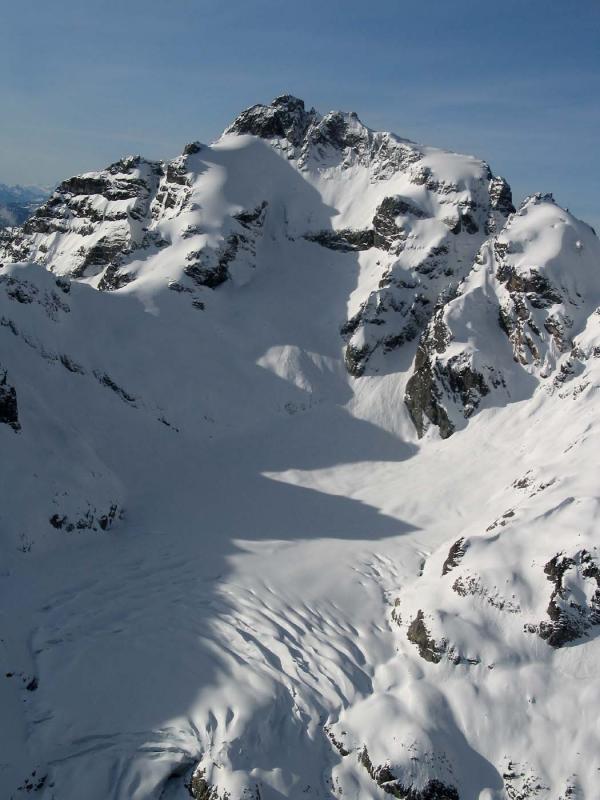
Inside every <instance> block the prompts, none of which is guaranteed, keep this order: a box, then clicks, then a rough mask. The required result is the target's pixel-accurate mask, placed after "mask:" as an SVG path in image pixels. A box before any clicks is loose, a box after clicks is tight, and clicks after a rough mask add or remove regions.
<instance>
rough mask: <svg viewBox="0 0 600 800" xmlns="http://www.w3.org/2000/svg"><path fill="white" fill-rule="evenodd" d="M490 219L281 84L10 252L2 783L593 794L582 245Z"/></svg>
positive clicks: (538, 227) (34, 787)
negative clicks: (286, 92) (205, 141)
mask: <svg viewBox="0 0 600 800" xmlns="http://www.w3.org/2000/svg"><path fill="white" fill-rule="evenodd" d="M513 212H514V209H513V207H512V202H511V196H510V189H509V187H508V185H507V184H506V182H505V181H503V180H502V179H500V178H494V177H493V176H492V173H491V172H490V170H489V167H488V166H487V165H486V164H485V163H483V162H480V161H478V160H476V159H474V158H471V157H467V156H459V155H456V154H452V153H446V152H443V151H440V150H435V149H433V148H429V147H422V146H418V145H416V144H414V143H412V142H408V141H406V140H403V139H399V138H398V137H396V136H394V135H392V134H388V133H376V132H373V131H371V130H369V129H368V128H366V127H365V126H363V125H362V123H361V122H360V121H359V120H358V119H357V117H356V115H354V114H343V113H340V112H332V113H330V114H327V115H325V116H324V117H322V116H320V115H319V114H317V112H315V111H314V110H310V111H307V110H306V108H305V106H304V104H303V103H302V102H301V101H299V100H297V99H295V98H292V97H289V96H283V97H281V98H277V99H276V100H275V101H274V102H273V103H272V104H271V105H269V106H254V107H253V108H251V109H249V110H248V111H245V112H243V113H242V114H241V115H240V116H239V117H238V118H237V119H236V120H235V121H234V123H233V124H232V125H231V126H230V127H229V128H228V129H227V131H226V132H225V133H224V135H223V136H222V137H221V138H220V139H219V140H218V141H217V142H216V143H215V144H213V145H211V146H206V145H200V144H197V143H194V144H192V145H188V146H187V147H186V149H185V151H184V153H183V155H182V156H181V157H180V158H178V159H176V160H175V161H173V162H169V163H162V162H149V161H145V160H144V159H141V158H138V157H129V158H126V159H123V160H122V161H120V162H118V163H116V164H114V165H112V166H110V167H109V168H107V169H106V170H104V171H102V172H99V173H89V174H86V175H83V176H79V177H76V178H71V179H69V180H67V181H65V182H64V183H62V184H61V185H60V186H59V187H58V189H57V191H56V192H55V193H54V194H53V195H52V197H51V198H50V199H49V201H48V202H47V203H46V204H45V205H44V206H43V207H41V208H40V209H39V210H38V212H36V214H35V215H34V217H32V218H31V220H29V221H28V222H27V223H26V224H25V225H24V226H23V227H22V228H21V229H12V230H9V231H7V232H5V233H4V234H3V235H2V238H1V239H0V247H1V248H2V258H1V259H0V261H1V263H2V264H3V266H2V268H1V269H0V441H1V444H2V452H3V455H4V458H3V459H2V462H1V471H2V474H1V478H0V480H1V486H2V504H1V506H0V542H1V552H2V567H1V568H0V592H1V595H2V603H1V605H0V609H1V614H2V617H1V620H0V622H1V625H2V631H3V632H2V634H1V639H2V648H1V649H0V653H1V656H2V662H3V663H2V674H4V675H6V677H4V678H2V683H0V697H1V702H2V708H3V714H2V716H1V717H0V719H1V722H0V743H1V745H2V747H1V752H2V756H0V786H1V787H2V796H6V797H9V798H13V797H14V798H19V797H24V796H27V795H29V794H31V795H32V796H38V797H40V798H42V800H50V799H51V798H53V800H80V799H81V798H82V797H85V798H89V800H105V799H106V798H109V797H110V798H115V800H117V798H118V799H119V800H125V798H127V799H128V800H129V799H131V800H142V799H144V800H150V799H152V800H155V799H157V798H163V800H168V798H171V800H173V799H174V798H184V797H189V796H190V794H191V795H192V796H193V797H196V798H203V799H204V800H206V799H207V798H212V799H213V800H217V798H220V799H224V798H225V797H228V798H230V800H235V799H236V798H243V797H246V798H259V797H260V798H262V799H263V800H274V799H275V798H280V797H289V798H300V797H314V798H330V797H334V796H337V797H339V796H342V797H348V798H359V799H360V800H363V798H380V797H385V796H386V794H391V795H393V796H397V797H403V798H408V799H409V800H456V799H457V798H460V800H468V799H470V798H473V799H474V800H500V798H509V799H510V800H525V798H540V800H542V799H543V798H547V799H548V800H557V799H558V798H562V799H563V800H566V799H567V798H590V799H591V798H594V797H595V796H596V786H597V775H598V770H599V769H600V762H599V760H598V757H597V753H598V752H599V748H598V744H599V742H598V741H597V739H598V736H597V725H596V714H595V711H596V709H597V707H598V700H599V698H598V697H597V692H598V681H597V677H596V666H595V665H596V663H597V660H598V652H597V649H598V648H597V647H596V645H597V636H596V634H597V632H598V631H599V630H600V628H599V627H598V625H599V624H600V553H599V552H598V535H597V531H596V522H595V520H596V516H597V504H598V491H597V486H596V483H597V481H596V477H595V470H594V466H595V454H596V452H597V451H598V446H599V444H600V442H599V440H598V434H599V430H598V429H599V423H600V419H599V415H598V413H597V409H596V405H597V400H596V394H595V393H596V391H597V388H598V382H599V378H600V360H599V355H600V314H598V313H597V309H598V307H599V306H600V282H599V280H598V274H597V273H598V270H599V269H600V242H599V241H598V239H597V238H596V237H595V235H594V234H593V232H592V231H591V229H590V228H588V226H586V225H585V224H584V223H582V222H579V221H578V220H576V219H575V218H574V217H572V215H570V214H568V212H566V211H563V210H562V209H560V208H559V207H558V206H557V205H556V204H555V203H554V202H553V200H552V199H551V198H549V197H541V196H535V197H533V198H531V199H529V200H528V201H526V203H525V204H524V205H523V206H522V207H521V208H520V209H519V211H518V212H516V213H513ZM451 434H454V435H451Z"/></svg>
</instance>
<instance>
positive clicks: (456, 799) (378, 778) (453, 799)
mask: <svg viewBox="0 0 600 800" xmlns="http://www.w3.org/2000/svg"><path fill="white" fill-rule="evenodd" d="M360 763H361V764H362V766H363V767H364V768H365V769H366V771H367V772H368V773H369V775H370V776H371V778H372V779H373V780H374V781H375V783H376V784H377V785H378V786H379V787H380V788H381V789H383V791H384V792H386V794H390V795H392V797H398V798H400V799H401V800H460V796H459V794H458V791H457V790H456V789H455V787H454V786H449V785H448V784H445V783H443V782H442V781H440V780H437V779H436V778H431V779H429V780H427V781H425V783H424V785H423V786H422V787H421V788H419V789H417V788H416V787H415V786H414V785H410V784H406V783H405V782H404V780H402V779H401V778H398V777H397V776H396V775H395V774H394V772H393V771H392V769H391V767H390V765H389V764H379V765H378V766H375V765H373V763H372V761H371V758H370V756H369V753H368V751H367V748H366V747H364V748H363V750H362V752H361V754H360Z"/></svg>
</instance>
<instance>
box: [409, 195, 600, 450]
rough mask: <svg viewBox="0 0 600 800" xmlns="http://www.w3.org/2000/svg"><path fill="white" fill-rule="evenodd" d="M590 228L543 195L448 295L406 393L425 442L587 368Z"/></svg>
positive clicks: (593, 243)
mask: <svg viewBox="0 0 600 800" xmlns="http://www.w3.org/2000/svg"><path fill="white" fill-rule="evenodd" d="M599 263H600V246H599V241H598V239H597V237H596V236H595V235H594V232H593V231H592V229H591V228H590V227H589V226H587V225H586V224H585V223H582V222H580V221H579V220H577V219H575V218H574V217H573V216H572V215H571V214H569V213H568V212H567V211H564V210H563V209H561V208H560V207H559V206H557V205H556V204H555V203H554V201H553V199H552V197H550V196H547V195H546V196H541V195H535V196H534V197H532V198H530V199H528V200H526V201H525V202H524V203H523V205H522V206H521V208H520V209H519V211H518V212H517V213H516V214H514V215H512V216H511V217H510V218H509V221H508V222H507V224H506V225H505V226H504V228H503V229H502V231H501V232H500V233H499V234H497V235H496V236H494V237H492V238H491V239H490V240H488V241H486V243H485V244H484V245H483V246H482V248H481V250H480V251H479V253H478V254H477V257H476V259H475V263H474V265H473V269H472V271H471V272H470V274H469V275H468V276H467V277H466V278H465V280H464V281H463V282H462V283H461V284H460V286H459V287H458V290H457V293H456V296H454V297H450V298H448V299H445V298H442V300H441V302H440V303H439V304H438V307H437V309H436V311H435V313H434V316H433V319H432V320H431V322H430V323H429V325H428V327H427V329H426V330H425V332H424V333H423V335H422V337H421V339H420V342H419V347H418V350H417V355H416V358H415V363H414V371H413V374H412V376H411V377H410V379H409V381H408V384H407V387H406V404H407V407H408V409H409V412H410V414H411V417H412V419H413V421H414V424H415V427H416V428H417V431H418V433H419V435H420V436H422V435H423V434H424V432H425V431H426V430H427V427H428V426H429V424H430V423H432V424H433V425H436V426H438V427H439V429H440V433H441V435H442V436H443V437H445V436H449V435H450V434H451V433H452V432H453V431H454V430H455V429H456V428H457V427H461V426H464V420H465V419H467V418H469V417H470V416H472V415H473V413H475V411H476V410H477V409H478V408H480V406H481V405H482V403H483V404H485V405H487V406H490V405H492V406H493V405H503V404H505V403H508V402H511V401H516V400H522V399H523V398H525V397H528V396H530V395H531V394H532V392H533V391H534V389H535V387H536V386H539V385H545V386H546V387H547V389H548V390H549V391H552V390H553V389H555V388H556V387H559V386H561V385H562V384H563V383H564V382H565V381H568V380H569V378H570V377H571V376H573V375H574V374H576V373H577V372H581V371H582V362H581V356H582V351H581V348H580V347H579V346H578V344H577V342H578V339H577V337H578V336H579V335H580V334H581V333H582V332H583V330H584V328H585V327H586V325H587V322H588V319H589V318H590V315H591V314H592V313H593V312H594V311H595V310H596V309H597V308H598V305H599V304H600V292H599V286H598V280H597V273H598V264H599Z"/></svg>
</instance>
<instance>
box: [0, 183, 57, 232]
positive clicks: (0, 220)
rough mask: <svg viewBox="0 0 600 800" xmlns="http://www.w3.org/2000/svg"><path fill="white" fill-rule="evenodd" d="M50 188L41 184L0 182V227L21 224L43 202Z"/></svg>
mask: <svg viewBox="0 0 600 800" xmlns="http://www.w3.org/2000/svg"><path fill="white" fill-rule="evenodd" d="M50 193H51V190H50V189H48V188H42V187H41V186H18V185H17V186H7V184H5V183H0V228H7V227H10V226H13V225H22V224H23V223H24V222H25V220H26V219H28V218H29V217H30V216H31V215H32V214H33V212H34V211H35V209H36V208H38V207H39V206H41V205H42V203H44V202H45V201H46V200H47V199H48V197H49V195H50Z"/></svg>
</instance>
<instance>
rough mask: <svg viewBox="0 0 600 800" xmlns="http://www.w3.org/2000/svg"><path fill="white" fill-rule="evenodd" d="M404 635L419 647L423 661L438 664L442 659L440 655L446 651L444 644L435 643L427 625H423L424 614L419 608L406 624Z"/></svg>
mask: <svg viewBox="0 0 600 800" xmlns="http://www.w3.org/2000/svg"><path fill="white" fill-rule="evenodd" d="M406 637H407V639H408V640H409V642H412V643H413V644H415V645H416V646H417V648H418V649H419V655H420V656H421V658H424V659H425V661H429V662H431V663H432V664H438V663H439V662H440V661H441V660H442V656H443V655H444V653H445V652H446V645H445V643H444V642H442V643H441V644H439V643H437V642H436V641H435V639H433V637H432V636H431V634H430V633H429V630H428V629H427V625H425V615H424V614H423V612H422V611H421V610H420V609H419V611H417V616H416V617H415V618H414V619H413V621H412V622H411V623H410V625H409V626H408V630H407V632H406Z"/></svg>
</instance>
